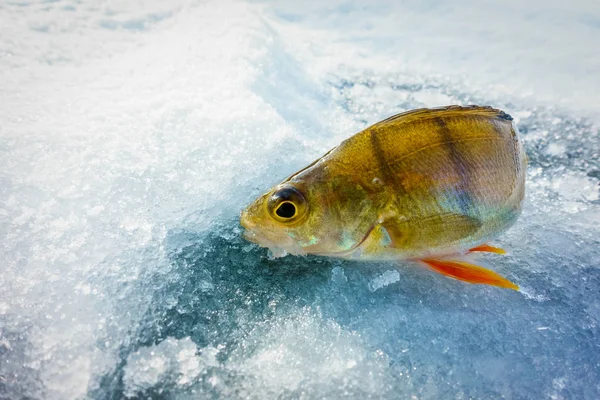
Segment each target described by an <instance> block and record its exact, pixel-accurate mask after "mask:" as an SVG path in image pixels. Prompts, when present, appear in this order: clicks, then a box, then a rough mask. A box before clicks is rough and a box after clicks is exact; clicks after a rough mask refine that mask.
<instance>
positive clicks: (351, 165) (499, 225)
mask: <svg viewBox="0 0 600 400" xmlns="http://www.w3.org/2000/svg"><path fill="white" fill-rule="evenodd" d="M525 169H526V155H525V152H524V150H523V146H522V142H521V141H520V138H519V134H518V131H517V129H516V127H515V126H514V124H513V123H512V118H511V117H510V116H509V115H508V114H505V113H504V112H502V111H499V110H496V109H493V108H490V107H476V106H467V107H460V106H450V107H445V108H438V109H419V110H414V111H409V112H406V113H402V114H398V115H396V116H393V117H390V118H388V119H386V120H384V121H381V122H379V123H377V124H375V125H373V126H371V127H369V128H367V129H365V130H363V131H362V132H359V133H357V134H356V135H354V136H352V137H350V138H349V139H347V140H345V141H343V142H342V143H341V144H340V145H339V146H337V147H336V148H334V149H332V150H331V151H329V152H328V153H327V154H326V155H324V156H323V157H322V158H320V159H319V160H317V161H315V162H314V163H312V164H311V165H309V166H308V167H306V168H304V169H303V170H301V171H299V172H297V173H296V174H294V175H292V176H291V177H289V178H288V179H286V180H285V181H284V182H282V183H281V184H280V185H278V186H277V187H275V188H273V189H272V190H270V191H269V192H267V193H266V194H265V195H263V196H261V197H260V198H259V199H257V200H256V201H255V202H254V203H253V204H252V205H250V206H249V207H248V208H247V209H246V210H244V211H243V212H242V218H241V223H242V225H243V226H244V227H245V228H246V229H247V234H246V237H247V238H248V239H249V240H251V241H254V242H257V243H259V244H261V245H263V246H266V247H270V248H271V249H274V250H276V249H283V250H285V251H286V252H289V253H292V254H320V255H325V256H334V257H342V258H350V259H361V260H386V259H387V260H389V259H419V260H424V261H425V262H427V263H428V265H430V266H432V265H431V263H429V262H428V260H431V259H432V258H439V257H441V256H448V255H452V254H459V253H464V252H466V251H468V250H469V249H472V248H474V247H477V246H479V245H481V244H484V243H486V242H487V241H489V240H490V239H492V238H494V237H496V236H497V235H498V234H499V233H501V232H502V231H504V230H506V229H507V228H508V227H510V226H511V225H512V224H513V223H514V221H515V220H516V219H517V217H518V215H519V214H520V211H521V206H522V202H523V198H524V193H525ZM467 265H468V264H467ZM432 267H433V268H435V269H437V270H438V271H439V268H437V267H434V266H432ZM455 267H456V266H454V267H452V268H453V271H454V268H455ZM476 268H478V267H476ZM484 271H487V270H484ZM439 272H442V273H445V274H447V275H451V276H453V277H455V278H458V279H462V278H461V277H460V276H456V275H457V273H454V272H452V273H447V272H448V271H439ZM489 272H491V271H489ZM461 273H462V272H461ZM464 280H468V279H464ZM475 283H489V282H475ZM492 284H494V283H492ZM499 286H501V285H499Z"/></svg>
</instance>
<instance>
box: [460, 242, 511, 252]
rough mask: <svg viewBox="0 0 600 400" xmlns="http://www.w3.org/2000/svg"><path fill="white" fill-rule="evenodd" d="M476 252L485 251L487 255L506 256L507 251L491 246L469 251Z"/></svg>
mask: <svg viewBox="0 0 600 400" xmlns="http://www.w3.org/2000/svg"><path fill="white" fill-rule="evenodd" d="M474 251H484V252H487V253H496V254H506V251H505V250H504V249H501V248H500V247H494V246H490V245H489V244H482V245H480V246H477V247H473V248H472V249H469V252H474Z"/></svg>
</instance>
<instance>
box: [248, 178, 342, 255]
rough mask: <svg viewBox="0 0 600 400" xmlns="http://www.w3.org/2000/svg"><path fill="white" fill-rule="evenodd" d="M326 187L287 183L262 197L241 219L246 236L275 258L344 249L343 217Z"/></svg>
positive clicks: (303, 182)
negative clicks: (332, 204) (342, 240)
mask: <svg viewBox="0 0 600 400" xmlns="http://www.w3.org/2000/svg"><path fill="white" fill-rule="evenodd" d="M324 189H325V188H324V187H323V186H322V185H313V184H308V183H307V182H305V181H298V180H296V181H289V180H288V181H285V182H283V183H282V184H280V185H278V186H275V187H274V188H272V189H271V190H269V191H268V192H267V193H265V194H263V195H262V196H260V197H259V198H258V199H256V200H255V201H254V202H253V203H252V204H250V205H249V206H248V207H247V208H246V209H244V210H243V211H242V213H241V216H240V224H241V225H242V227H244V228H245V232H244V237H245V238H246V239H247V240H248V241H250V242H253V243H256V244H258V245H259V246H262V247H267V248H269V249H270V250H271V252H272V254H273V255H275V256H283V255H285V254H288V253H289V254H294V255H304V254H321V255H329V254H330V253H333V252H337V251H341V250H344V249H343V248H341V247H340V245H342V246H344V244H343V243H341V241H340V232H342V230H343V226H341V224H342V222H341V221H340V219H339V216H338V217H337V218H336V216H335V215H333V211H332V209H333V208H335V207H331V196H330V195H329V193H328V191H327V190H324Z"/></svg>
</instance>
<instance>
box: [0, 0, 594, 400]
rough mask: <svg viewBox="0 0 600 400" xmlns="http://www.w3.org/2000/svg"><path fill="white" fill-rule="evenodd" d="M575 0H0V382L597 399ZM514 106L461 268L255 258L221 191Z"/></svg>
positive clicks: (235, 207)
mask: <svg viewBox="0 0 600 400" xmlns="http://www.w3.org/2000/svg"><path fill="white" fill-rule="evenodd" d="M598 4H599V3H598V2H595V1H583V0H581V1H578V2H576V3H569V4H566V3H564V2H559V1H545V2H541V1H532V2H526V3H523V2H519V1H516V0H514V1H513V0H508V1H504V2H501V3H500V2H497V1H482V2H477V3H476V4H475V3H472V2H467V1H464V0H455V1H453V2H442V1H437V0H431V1H425V2H422V1H406V2H401V3H398V2H392V1H383V0H378V1H373V2H371V1H370V2H363V3H350V2H344V1H341V0H340V1H337V0H336V1H332V2H325V3H323V2H317V1H309V2H304V3H303V4H302V6H301V7H300V6H298V3H296V2H284V1H280V2H260V1H247V2H244V1H198V2H196V1H188V0H179V1H170V2H161V1H126V2H125V1H123V2H93V1H83V2H71V1H67V0H58V1H53V2H45V1H39V2H34V1H31V2H29V1H13V2H5V3H3V4H1V5H0V26H2V34H1V35H0V76H1V79H0V96H1V97H0V100H1V101H0V261H1V264H0V272H1V273H0V288H2V290H0V398H7V399H13V398H33V399H42V398H43V399H71V398H73V399H74V398H122V397H142V398H145V397H162V398H183V399H185V398H190V399H192V398H256V399H263V398H299V397H300V398H325V397H327V398H348V397H350V398H361V399H362V398H399V397H400V398H423V399H438V398H499V397H504V398H553V399H562V398H564V399H567V398H589V399H594V398H598V397H599V396H600V385H599V384H598V382H600V358H599V357H598V354H600V348H599V345H598V343H600V341H599V340H598V338H599V337H600V269H599V268H600V250H599V249H600V239H599V238H600V209H599V207H600V202H599V199H600V194H599V189H600V161H599V158H600V131H599V129H600V128H599V124H600V114H598V109H597V108H598V107H597V105H598V104H600V73H599V71H600V56H599V55H598V52H597V51H596V47H597V42H598V40H599V39H600V6H599V5H598ZM472 103H477V104H490V105H493V106H496V107H499V108H502V109H504V110H506V111H507V112H509V113H510V114H511V115H513V116H514V117H515V120H516V121H517V122H518V124H519V129H520V131H521V133H522V134H523V137H524V140H525V144H526V149H527V152H528V155H529V159H530V167H529V170H528V186H527V203H526V207H525V210H524V212H523V215H522V216H521V218H520V219H519V221H518V222H517V224H516V225H515V226H514V227H513V228H512V229H511V230H510V231H508V232H507V233H506V234H505V235H503V236H501V237H500V238H499V239H498V241H497V242H496V244H498V245H500V246H501V247H503V248H505V249H507V250H508V252H509V254H508V255H506V256H498V255H486V254H482V255H478V256H477V257H478V261H480V262H481V263H482V264H484V265H486V266H488V267H490V268H493V269H495V270H497V271H498V272H500V273H501V274H503V275H505V276H506V277H507V278H509V279H510V280H511V281H514V282H516V283H517V284H519V285H520V287H521V291H520V292H513V291H506V290H500V289H496V288H490V287H481V286H474V285H466V284H463V283H461V282H457V281H453V280H450V279H448V278H445V277H443V276H439V275H436V274H434V273H432V272H430V271H428V270H425V269H423V268H420V267H417V266H416V265H413V264H410V263H402V264H400V265H396V264H394V263H375V264H361V263H358V262H350V261H340V260H333V259H324V258H319V257H293V256H287V257H285V258H282V259H275V260H273V259H270V258H269V257H268V254H267V252H266V251H265V250H264V249H259V248H257V247H256V246H254V245H252V244H249V243H248V242H245V241H244V240H243V239H242V238H241V237H240V233H241V231H240V228H239V226H238V215H239V211H240V209H241V208H242V207H244V206H245V205H246V204H248V203H249V202H250V201H251V200H253V199H254V198H255V197H256V196H257V195H258V194H260V193H262V192H263V191H264V190H266V189H267V188H268V187H270V186H272V185H273V184H275V183H277V182H279V181H280V180H282V179H283V178H285V177H286V176H287V175H288V174H290V173H292V172H294V171H295V170H297V169H299V168H301V167H302V166H304V165H306V164H307V163H309V162H311V161H312V160H314V159H315V158H316V157H318V156H320V155H321V154H323V153H324V152H325V151H327V150H328V149H329V148H331V147H332V146H334V145H335V144H337V143H338V142H339V141H340V140H343V139H344V138H346V137H348V136H349V135H350V134H352V133H354V132H356V131H358V130H360V129H361V128H363V127H365V126H367V125H368V124H371V123H374V122H377V121H378V120H380V119H382V118H385V117H387V116H389V115H392V114H394V113H397V112H400V111H404V110H407V109H411V108H417V107H423V106H438V105H444V104H472Z"/></svg>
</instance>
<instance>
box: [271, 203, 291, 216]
mask: <svg viewBox="0 0 600 400" xmlns="http://www.w3.org/2000/svg"><path fill="white" fill-rule="evenodd" d="M275 212H276V213H277V215H279V216H280V217H281V218H292V217H293V216H294V214H296V206H295V205H293V204H292V203H289V202H287V201H286V202H285V203H283V204H281V205H280V206H279V207H277V211H275Z"/></svg>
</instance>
